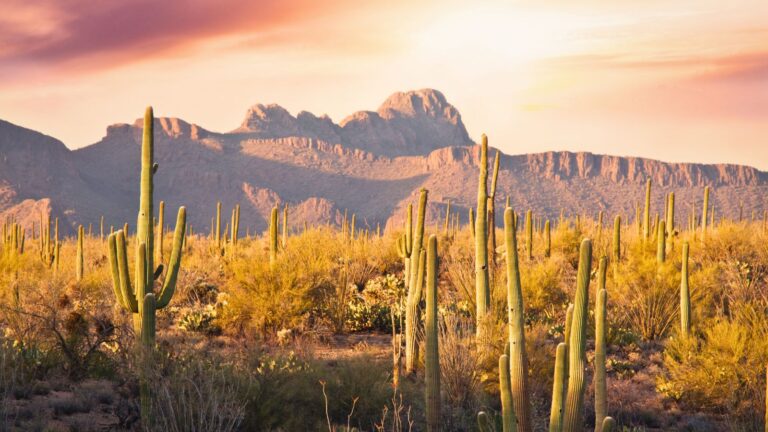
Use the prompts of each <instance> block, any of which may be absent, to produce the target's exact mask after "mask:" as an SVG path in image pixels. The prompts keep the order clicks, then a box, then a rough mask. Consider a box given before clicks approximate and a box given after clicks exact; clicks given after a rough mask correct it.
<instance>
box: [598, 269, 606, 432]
mask: <svg viewBox="0 0 768 432" xmlns="http://www.w3.org/2000/svg"><path fill="white" fill-rule="evenodd" d="M607 267H608V258H607V257H601V258H600V265H599V266H598V270H597V280H598V283H597V299H596V301H595V432H600V431H601V430H602V424H603V419H604V418H605V416H606V413H607V396H606V384H605V315H606V304H605V303H606V300H607V296H608V294H607V292H606V290H605V273H606V270H607Z"/></svg>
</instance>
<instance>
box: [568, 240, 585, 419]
mask: <svg viewBox="0 0 768 432" xmlns="http://www.w3.org/2000/svg"><path fill="white" fill-rule="evenodd" d="M591 267H592V241H591V240H589V239H584V240H582V242H581V248H580V252H579V269H578V272H577V276H576V282H577V283H576V297H575V300H574V308H573V318H572V323H571V327H572V329H571V334H570V341H569V344H568V355H569V360H568V375H569V376H568V395H567V399H566V403H565V417H564V423H563V431H565V432H576V431H579V430H581V425H582V414H583V411H584V391H585V389H586V383H585V381H584V368H585V366H586V362H587V359H586V336H587V315H588V306H589V274H590V269H591Z"/></svg>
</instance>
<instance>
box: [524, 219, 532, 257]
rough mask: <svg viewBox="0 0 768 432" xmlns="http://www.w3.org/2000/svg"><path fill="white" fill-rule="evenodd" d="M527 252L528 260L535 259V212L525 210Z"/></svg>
mask: <svg viewBox="0 0 768 432" xmlns="http://www.w3.org/2000/svg"><path fill="white" fill-rule="evenodd" d="M525 252H526V254H528V260H529V261H531V260H533V212H532V211H531V210H528V211H527V212H525Z"/></svg>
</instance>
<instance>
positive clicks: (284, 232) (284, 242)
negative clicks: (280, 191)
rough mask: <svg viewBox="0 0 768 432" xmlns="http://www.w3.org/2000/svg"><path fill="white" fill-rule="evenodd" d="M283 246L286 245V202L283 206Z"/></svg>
mask: <svg viewBox="0 0 768 432" xmlns="http://www.w3.org/2000/svg"><path fill="white" fill-rule="evenodd" d="M282 243H283V247H286V246H288V204H286V205H285V206H284V207H283V240H282Z"/></svg>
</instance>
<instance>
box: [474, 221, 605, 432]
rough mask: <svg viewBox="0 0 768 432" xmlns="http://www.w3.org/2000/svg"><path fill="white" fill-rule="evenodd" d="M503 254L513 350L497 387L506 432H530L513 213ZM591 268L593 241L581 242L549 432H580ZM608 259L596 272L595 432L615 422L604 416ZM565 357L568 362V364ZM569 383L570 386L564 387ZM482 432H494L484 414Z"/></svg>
mask: <svg viewBox="0 0 768 432" xmlns="http://www.w3.org/2000/svg"><path fill="white" fill-rule="evenodd" d="M504 234H505V249H506V256H507V303H508V315H509V319H508V320H509V322H508V325H509V345H508V348H509V351H508V353H505V354H503V355H502V356H501V357H500V358H499V386H500V394H501V402H502V425H503V430H504V431H505V432H507V431H521V432H529V431H531V430H532V428H533V425H532V422H531V402H530V396H529V395H530V393H529V389H528V386H527V376H528V365H527V358H526V353H525V333H524V315H523V300H522V288H521V285H520V266H519V260H518V257H517V240H516V228H515V222H514V217H513V212H512V209H511V208H507V209H506V210H505V212H504ZM591 263H592V242H591V240H589V239H585V240H583V241H582V243H581V247H580V254H579V266H578V272H577V287H576V297H575V301H574V305H572V307H569V309H568V312H567V313H566V331H565V342H563V343H561V344H559V345H558V347H557V350H556V359H555V373H554V375H555V376H554V383H553V391H552V393H553V396H552V405H551V410H550V426H549V430H550V431H553V432H555V431H557V432H560V431H566V432H572V431H578V430H581V427H582V421H583V419H582V413H583V406H584V393H585V390H586V382H585V380H584V369H585V367H586V335H587V329H586V326H587V318H588V303H589V279H590V269H591ZM607 264H608V260H607V258H606V257H603V258H602V259H601V260H600V265H599V269H598V284H599V289H598V293H597V302H596V312H595V317H596V320H595V325H596V328H595V335H596V340H595V407H596V409H595V417H596V428H595V430H596V431H611V430H613V428H614V427H615V422H614V420H613V419H612V418H611V417H607V416H606V393H605V387H606V386H605V316H606V313H605V305H606V297H607V294H606V291H605V279H606V278H605V273H606V268H607ZM566 356H567V357H568V360H567V362H566ZM566 381H567V382H566ZM478 426H479V428H480V430H485V431H492V430H494V428H493V422H492V421H491V420H490V418H489V416H488V415H487V414H486V413H482V412H481V413H479V414H478Z"/></svg>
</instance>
